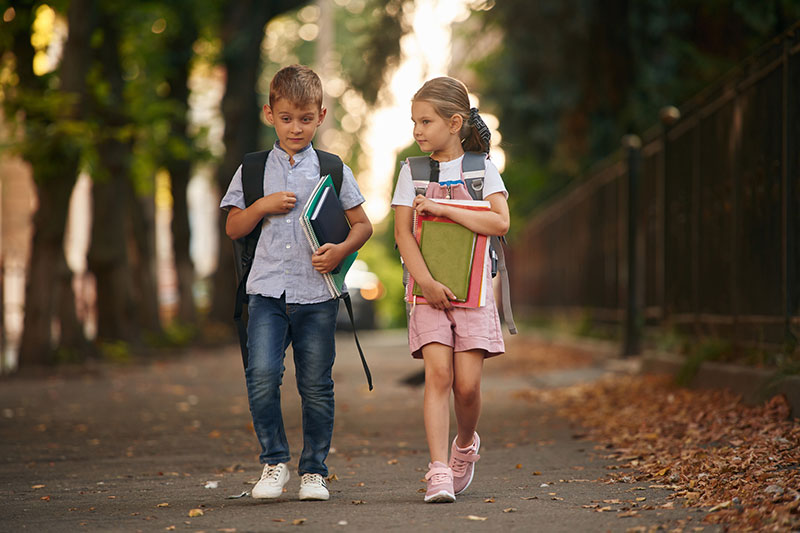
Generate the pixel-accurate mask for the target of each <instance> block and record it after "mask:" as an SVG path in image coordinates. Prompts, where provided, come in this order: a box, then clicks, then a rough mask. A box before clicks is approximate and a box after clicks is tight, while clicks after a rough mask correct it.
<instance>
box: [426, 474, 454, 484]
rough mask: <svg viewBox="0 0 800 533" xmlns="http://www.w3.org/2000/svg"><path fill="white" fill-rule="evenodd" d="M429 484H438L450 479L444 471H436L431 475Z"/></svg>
mask: <svg viewBox="0 0 800 533" xmlns="http://www.w3.org/2000/svg"><path fill="white" fill-rule="evenodd" d="M430 479H431V484H433V485H438V484H440V483H447V482H448V481H450V476H448V475H447V473H445V472H438V473H435V474H433V475H431V478H430Z"/></svg>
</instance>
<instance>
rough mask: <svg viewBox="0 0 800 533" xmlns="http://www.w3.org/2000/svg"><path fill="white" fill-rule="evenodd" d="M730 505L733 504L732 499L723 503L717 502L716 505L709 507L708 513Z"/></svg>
mask: <svg viewBox="0 0 800 533" xmlns="http://www.w3.org/2000/svg"><path fill="white" fill-rule="evenodd" d="M731 505H733V501H731V500H728V501H727V502H723V503H718V504H717V505H715V506H714V507H712V508H711V509H709V510H708V512H709V513H715V512H717V511H719V510H720V509H727V508H728V507H730V506H731Z"/></svg>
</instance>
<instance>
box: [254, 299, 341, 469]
mask: <svg viewBox="0 0 800 533" xmlns="http://www.w3.org/2000/svg"><path fill="white" fill-rule="evenodd" d="M248 300H249V302H248V315H249V318H248V324H247V337H248V340H247V349H248V352H249V359H248V362H247V368H246V369H245V378H246V382H247V398H248V401H249V402H250V413H251V415H252V417H253V427H254V428H255V431H256V436H257V437H258V440H259V442H260V443H261V450H262V451H261V455H260V456H259V459H260V461H261V463H262V464H272V465H274V464H277V463H287V462H289V459H290V458H291V456H290V454H289V443H288V442H287V440H286V433H285V431H284V427H283V416H282V414H281V391H280V387H281V383H282V381H283V371H284V370H285V367H284V364H283V362H284V357H285V356H286V348H288V346H289V344H290V343H291V344H292V350H293V351H294V364H295V375H296V377H297V390H298V391H299V392H300V398H301V399H302V411H303V453H302V455H301V456H300V464H299V465H298V470H297V471H298V473H299V474H300V475H303V474H307V473H312V474H321V475H322V476H327V475H328V467H327V466H325V459H326V458H327V457H328V451H329V449H330V446H331V436H332V435H333V412H334V403H333V378H332V377H331V371H332V369H333V361H334V359H335V357H336V347H335V341H334V333H335V331H336V315H337V313H338V311H339V301H338V300H329V301H327V302H322V303H317V304H287V303H286V299H285V297H284V296H281V297H280V298H267V297H264V296H256V295H249V296H248Z"/></svg>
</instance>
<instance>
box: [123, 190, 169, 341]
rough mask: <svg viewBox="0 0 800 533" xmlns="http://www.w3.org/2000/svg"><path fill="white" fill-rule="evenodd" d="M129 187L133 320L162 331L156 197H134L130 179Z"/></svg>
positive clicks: (152, 331) (150, 328)
mask: <svg viewBox="0 0 800 533" xmlns="http://www.w3.org/2000/svg"><path fill="white" fill-rule="evenodd" d="M124 183H125V185H127V187H128V201H129V206H130V207H129V213H130V215H131V237H130V239H131V246H130V249H131V250H132V251H133V253H132V254H131V258H130V259H131V261H130V265H131V274H132V276H133V283H134V286H133V288H134V290H133V291H131V297H132V300H133V301H132V305H133V309H134V310H135V311H134V312H135V313H136V315H135V320H136V323H137V324H138V325H139V326H140V327H141V328H142V329H143V330H144V331H147V332H149V333H154V334H158V333H160V332H161V317H160V314H159V301H158V276H157V274H156V264H155V257H156V243H155V236H156V228H155V226H156V224H155V201H154V199H153V197H152V196H151V195H148V196H146V197H141V198H140V197H137V196H136V192H135V191H134V190H133V183H131V181H130V180H125V182H124Z"/></svg>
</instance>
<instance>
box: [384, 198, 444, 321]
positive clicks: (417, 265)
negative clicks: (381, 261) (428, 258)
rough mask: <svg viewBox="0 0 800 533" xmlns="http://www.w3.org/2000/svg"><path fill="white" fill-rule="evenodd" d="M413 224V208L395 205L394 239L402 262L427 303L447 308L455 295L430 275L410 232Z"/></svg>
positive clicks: (439, 307)
mask: <svg viewBox="0 0 800 533" xmlns="http://www.w3.org/2000/svg"><path fill="white" fill-rule="evenodd" d="M413 225H414V209H413V208H411V207H408V206H404V205H398V206H395V208H394V240H395V242H396V243H397V248H398V250H400V255H401V256H402V257H403V263H404V264H405V266H406V268H407V269H408V271H409V273H411V276H412V277H413V278H414V281H416V282H417V284H418V285H419V286H420V288H421V289H422V294H423V296H425V299H426V300H427V301H428V304H429V305H431V306H432V307H434V308H435V309H449V308H451V307H452V304H451V303H450V300H455V298H456V296H455V295H454V294H453V291H451V290H450V289H449V288H448V287H446V286H444V285H443V284H441V283H439V282H438V281H436V280H435V279H433V276H431V273H430V272H429V271H428V267H427V266H426V265H425V260H424V259H423V258H422V253H420V251H419V245H418V244H417V240H416V239H415V238H414V234H413V233H412V229H413Z"/></svg>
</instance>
